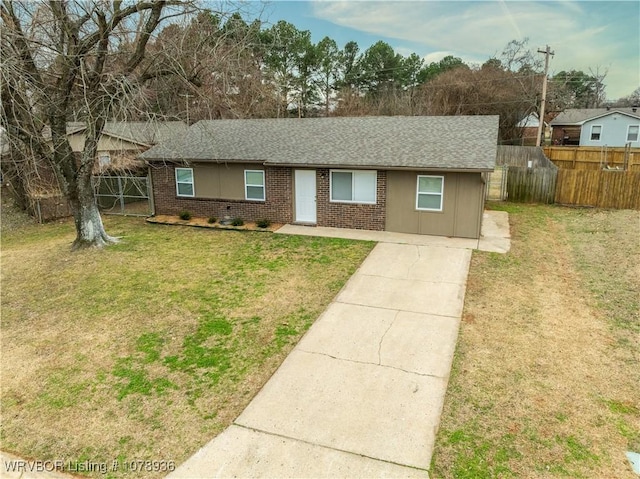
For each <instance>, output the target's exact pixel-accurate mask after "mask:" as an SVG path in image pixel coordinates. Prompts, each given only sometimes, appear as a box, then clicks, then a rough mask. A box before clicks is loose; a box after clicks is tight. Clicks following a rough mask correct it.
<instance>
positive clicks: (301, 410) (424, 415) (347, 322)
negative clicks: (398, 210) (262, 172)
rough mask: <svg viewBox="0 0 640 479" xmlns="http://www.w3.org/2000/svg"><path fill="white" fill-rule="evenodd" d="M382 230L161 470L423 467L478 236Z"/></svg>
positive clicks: (354, 471)
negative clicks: (292, 342)
mask: <svg viewBox="0 0 640 479" xmlns="http://www.w3.org/2000/svg"><path fill="white" fill-rule="evenodd" d="M505 215H506V214H505ZM497 217H501V216H500V215H497ZM489 223H492V224H495V223H496V221H495V220H494V221H489ZM498 223H499V221H498ZM503 224H506V225H507V230H506V233H505V231H504V228H498V230H499V231H500V234H501V235H505V234H506V235H507V238H503V239H506V240H507V241H508V221H506V222H504V221H503ZM294 229H295V227H294ZM312 230H315V231H314V232H315V233H316V234H317V233H320V232H321V231H320V230H322V232H323V233H325V234H326V235H334V234H333V232H331V231H327V230H330V229H323V228H313V229H312V228H307V229H306V231H309V232H311V231H312ZM291 232H294V233H295V231H291ZM338 233H344V231H342V232H338ZM368 233H371V232H368ZM409 237H410V238H409ZM379 238H380V239H382V241H384V238H385V235H384V234H383V235H380V236H379ZM391 239H394V240H393V242H381V243H379V244H378V245H376V246H375V248H374V249H373V251H372V252H371V253H370V255H369V256H368V257H367V259H366V260H365V261H364V262H363V264H362V265H361V267H360V268H359V269H358V271H357V272H356V273H355V274H354V275H353V276H352V277H351V279H350V280H349V281H348V282H347V284H346V285H345V287H344V288H343V289H342V291H341V292H340V293H339V294H338V296H337V297H336V298H335V300H334V301H333V302H332V303H331V304H330V305H329V307H328V308H327V310H326V311H325V312H324V313H323V314H322V315H321V316H320V318H319V319H318V320H317V321H316V322H315V323H314V324H313V326H312V327H311V329H310V330H309V331H308V332H307V334H306V335H305V336H304V337H303V339H302V340H301V341H300V343H299V344H298V345H297V346H296V347H295V348H294V350H293V351H292V352H291V354H290V355H289V356H288V357H287V358H286V360H285V361H284V362H283V363H282V365H281V366H280V368H279V369H278V370H277V371H276V373H275V374H274V375H273V376H272V378H271V379H270V380H269V381H268V382H267V384H266V385H265V386H264V387H263V389H262V390H261V391H260V392H259V393H258V394H257V395H256V397H255V398H254V399H253V401H252V402H251V403H250V404H249V406H248V407H247V408H246V409H245V410H244V412H243V413H242V414H241V415H240V416H239V417H238V418H237V419H236V421H235V422H234V424H233V425H232V426H230V427H229V428H227V429H226V430H225V431H224V432H223V433H222V434H220V435H219V436H218V437H216V438H215V439H213V440H212V441H211V442H210V443H208V444H207V445H205V446H204V447H203V448H202V449H201V450H200V451H198V452H197V453H196V454H195V455H194V456H193V457H191V458H190V459H188V460H187V461H186V462H185V463H184V464H182V465H181V466H180V467H179V468H178V469H177V470H176V471H174V472H173V473H172V474H171V475H170V476H169V477H172V478H178V477H181V478H182V477H428V472H427V470H428V468H429V464H430V461H431V455H432V452H433V446H434V441H435V437H436V432H437V429H438V424H439V421H440V414H441V411H442V406H443V402H444V396H445V393H446V389H447V382H448V378H449V371H450V369H451V363H452V359H453V353H454V350H455V344H456V339H457V335H458V328H459V325H460V319H461V315H462V308H463V304H464V293H465V285H466V278H467V273H468V269H469V261H470V258H471V248H477V247H479V242H478V241H477V240H469V241H467V242H466V243H465V240H457V239H450V241H449V242H447V241H446V239H447V238H437V237H425V236H421V237H418V236H417V235H405V237H404V238H403V239H402V238H401V240H398V239H397V237H394V238H391ZM388 240H389V239H388ZM407 243H413V244H407ZM488 244H489V247H490V248H495V247H496V246H495V245H496V242H494V241H489V242H488ZM498 247H499V248H503V247H504V243H503V242H502V243H501V242H498Z"/></svg>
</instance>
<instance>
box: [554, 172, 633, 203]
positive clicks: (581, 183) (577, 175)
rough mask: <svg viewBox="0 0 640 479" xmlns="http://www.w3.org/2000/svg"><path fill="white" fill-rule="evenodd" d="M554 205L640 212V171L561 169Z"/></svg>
mask: <svg viewBox="0 0 640 479" xmlns="http://www.w3.org/2000/svg"><path fill="white" fill-rule="evenodd" d="M555 202H556V203H559V204H562V205H579V206H597V207H600V208H616V209H635V210H640V172H634V171H616V170H569V169H564V168H561V169H559V170H558V180H557V186H556V193H555Z"/></svg>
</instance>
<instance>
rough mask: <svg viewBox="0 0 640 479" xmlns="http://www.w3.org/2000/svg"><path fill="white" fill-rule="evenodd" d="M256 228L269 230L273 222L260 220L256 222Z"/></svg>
mask: <svg viewBox="0 0 640 479" xmlns="http://www.w3.org/2000/svg"><path fill="white" fill-rule="evenodd" d="M256 226H257V227H258V228H268V227H269V226H271V221H269V220H268V219H262V220H258V221H256Z"/></svg>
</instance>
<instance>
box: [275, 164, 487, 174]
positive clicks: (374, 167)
mask: <svg viewBox="0 0 640 479" xmlns="http://www.w3.org/2000/svg"><path fill="white" fill-rule="evenodd" d="M264 165H265V166H276V167H283V168H328V169H348V170H393V171H447V172H451V173H483V172H487V171H493V170H494V168H493V167H486V168H459V167H458V168H449V167H446V166H389V165H348V164H326V163H325V164H314V163H304V164H303V163H281V162H271V161H265V162H264Z"/></svg>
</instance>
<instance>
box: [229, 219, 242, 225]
mask: <svg viewBox="0 0 640 479" xmlns="http://www.w3.org/2000/svg"><path fill="white" fill-rule="evenodd" d="M243 224H244V221H243V220H242V218H233V220H232V221H231V226H242V225H243Z"/></svg>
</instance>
